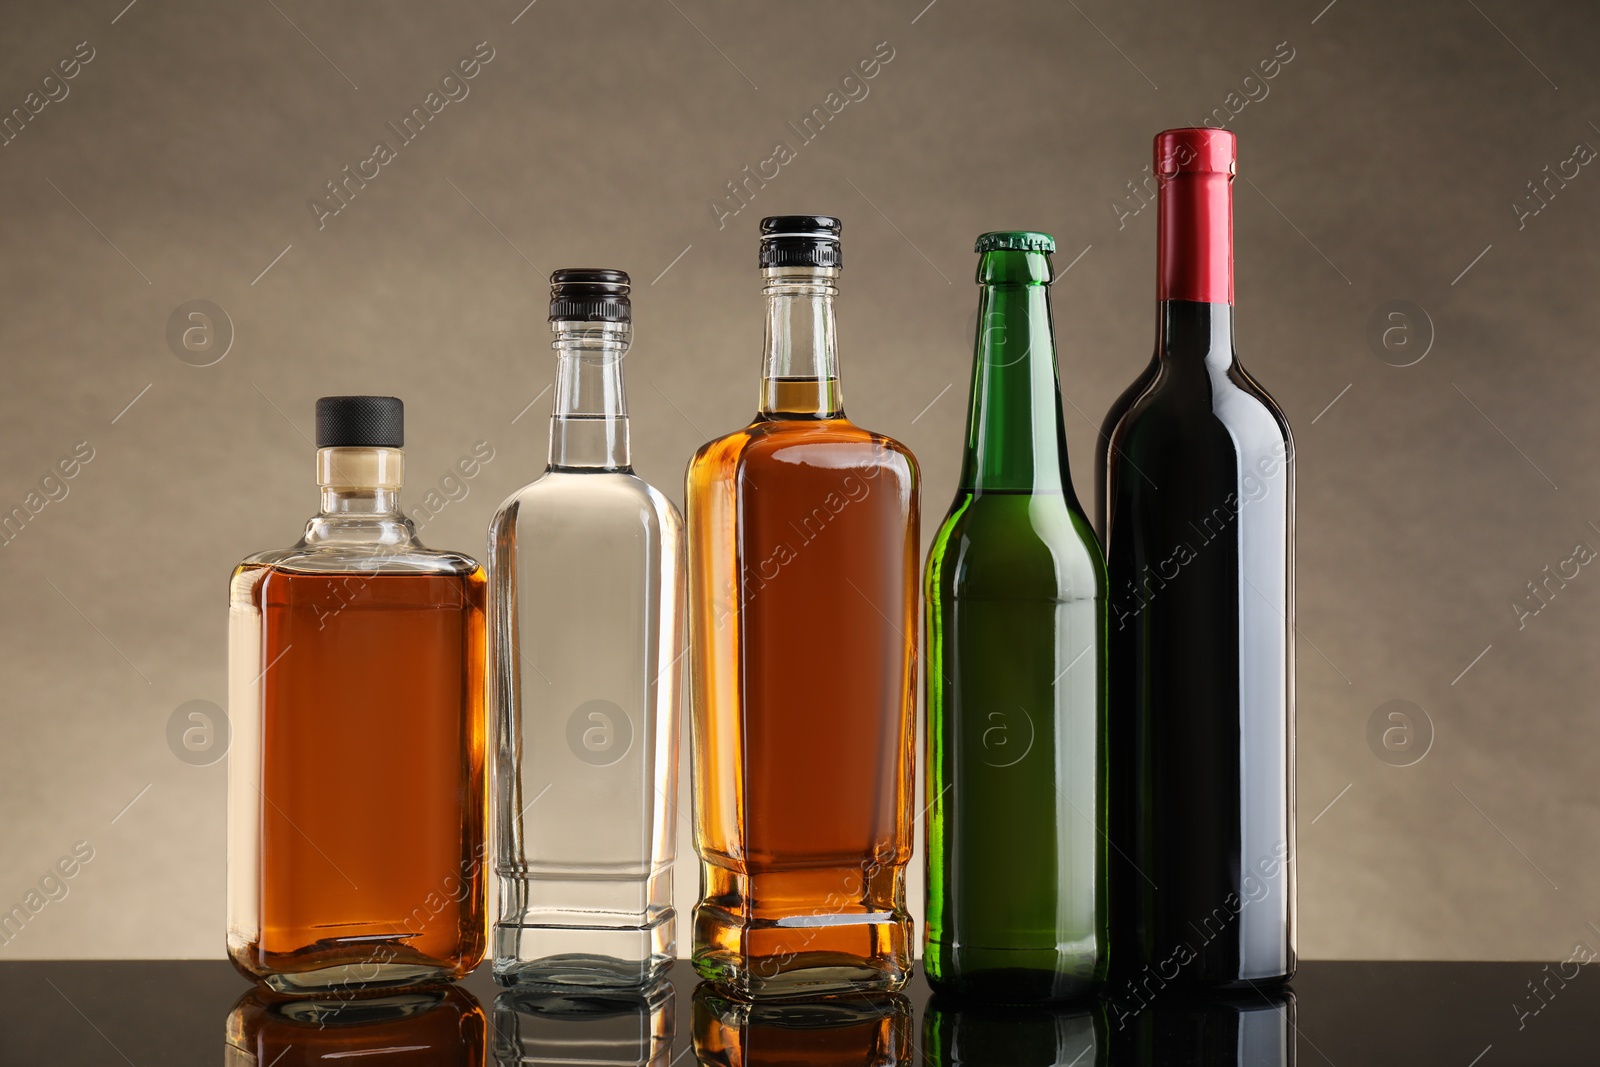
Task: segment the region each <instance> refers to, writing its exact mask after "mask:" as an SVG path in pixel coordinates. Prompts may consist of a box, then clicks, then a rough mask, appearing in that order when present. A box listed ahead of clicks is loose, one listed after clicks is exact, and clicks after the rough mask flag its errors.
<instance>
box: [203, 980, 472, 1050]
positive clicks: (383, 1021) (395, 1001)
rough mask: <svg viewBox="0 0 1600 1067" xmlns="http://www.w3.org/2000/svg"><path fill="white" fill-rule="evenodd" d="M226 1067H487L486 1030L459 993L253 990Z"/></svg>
mask: <svg viewBox="0 0 1600 1067" xmlns="http://www.w3.org/2000/svg"><path fill="white" fill-rule="evenodd" d="M227 1033H228V1037H227V1040H228V1045H227V1054H226V1067H299V1065H302V1064H323V1063H327V1064H335V1063H340V1062H343V1061H346V1060H349V1059H360V1061H361V1062H362V1064H368V1063H373V1062H374V1061H377V1062H378V1063H381V1064H382V1067H410V1065H413V1064H415V1065H416V1067H454V1065H458V1064H459V1065H460V1067H481V1065H482V1064H483V1062H484V1058H483V1057H484V1033H485V1022H484V1016H483V1009H482V1008H481V1007H479V1006H478V1002H477V1000H476V999H475V998H474V997H473V996H472V994H471V993H468V992H467V991H466V990H464V989H462V988H460V987H459V986H437V987H426V988H420V989H414V990H408V991H405V992H398V993H388V994H386V995H383V996H345V997H335V996H325V997H293V998H291V997H284V996H280V995H278V994H275V993H271V992H268V991H266V990H263V989H253V990H251V991H250V992H249V993H246V994H245V995H244V996H243V997H241V998H240V999H239V1002H238V1003H237V1004H235V1005H234V1006H233V1011H231V1012H230V1013H229V1014H228V1031H227Z"/></svg>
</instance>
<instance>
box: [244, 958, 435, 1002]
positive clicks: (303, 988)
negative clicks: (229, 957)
mask: <svg viewBox="0 0 1600 1067" xmlns="http://www.w3.org/2000/svg"><path fill="white" fill-rule="evenodd" d="M252 977H254V978H255V980H256V981H258V982H260V983H261V984H262V985H264V986H266V987H267V988H268V989H270V990H272V991H273V992H274V993H282V994H284V995H285V996H300V997H306V996H328V995H330V994H337V993H339V992H341V991H350V992H363V993H364V992H368V991H376V990H390V989H402V988H406V987H410V986H418V985H425V984H428V983H432V982H453V981H455V980H456V979H457V978H460V977H461V974H460V972H459V970H458V969H457V968H454V967H428V966H422V965H419V964H412V963H351V964H342V965H338V966H333V967H321V968H318V969H316V970H312V971H279V972H275V973H273V974H263V975H253V976H252Z"/></svg>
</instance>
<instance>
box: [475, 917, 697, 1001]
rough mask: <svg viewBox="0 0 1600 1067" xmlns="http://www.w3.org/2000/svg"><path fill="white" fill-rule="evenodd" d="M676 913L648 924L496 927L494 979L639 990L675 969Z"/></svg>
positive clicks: (523, 985) (527, 985)
mask: <svg viewBox="0 0 1600 1067" xmlns="http://www.w3.org/2000/svg"><path fill="white" fill-rule="evenodd" d="M673 922H674V913H673V912H672V911H671V910H668V911H667V913H666V914H664V915H663V916H661V917H660V918H658V919H657V920H656V921H655V922H653V923H651V924H650V925H649V926H631V927H593V926H585V927H572V926H547V925H531V924H530V925H516V924H511V923H496V924H495V928H494V980H495V981H496V982H498V983H499V984H500V985H503V986H515V987H517V988H520V989H552V990H556V989H570V988H574V987H576V988H584V989H640V988H643V987H645V986H648V985H651V984H652V983H654V982H656V981H658V980H659V979H660V978H662V977H663V976H664V975H665V974H666V973H667V970H668V968H670V967H671V966H672V961H673V956H674V950H675V945H674V942H673V936H672V928H673Z"/></svg>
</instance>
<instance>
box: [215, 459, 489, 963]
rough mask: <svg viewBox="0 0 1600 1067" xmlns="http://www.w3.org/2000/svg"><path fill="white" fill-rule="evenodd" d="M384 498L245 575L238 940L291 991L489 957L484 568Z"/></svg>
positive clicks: (234, 878)
mask: <svg viewBox="0 0 1600 1067" xmlns="http://www.w3.org/2000/svg"><path fill="white" fill-rule="evenodd" d="M340 451H345V450H340V449H324V450H323V452H324V453H332V452H340ZM330 496H331V497H333V498H334V503H333V505H332V513H331V514H330V505H329V504H328V503H327V501H328V499H329V497H330ZM388 496H389V497H392V496H393V493H392V492H389V493H388ZM352 497H353V498H354V499H353V500H352V499H350V498H352ZM383 497H384V491H382V490H379V491H377V492H375V493H374V492H365V493H363V492H355V493H350V492H340V491H335V490H330V489H328V488H326V487H325V489H324V500H325V504H324V512H323V514H322V515H319V516H318V517H317V518H314V519H313V520H312V522H311V525H310V527H309V528H308V531H307V537H306V539H305V540H304V541H302V542H301V544H299V545H297V546H295V547H294V548H291V549H288V550H286V551H283V552H275V553H264V554H262V555H259V556H255V557H251V558H250V559H247V560H245V561H244V562H243V563H242V564H240V565H239V567H238V568H237V569H236V571H235V572H234V577H233V582H232V590H231V592H232V604H233V607H232V615H233V619H232V646H233V647H232V657H233V661H234V662H233V665H232V671H231V673H232V676H233V677H232V685H233V693H232V695H231V697H230V701H231V704H232V710H231V712H230V717H231V718H232V720H233V740H232V751H231V752H230V760H231V764H232V765H231V782H230V785H231V793H232V795H231V799H230V807H231V820H232V825H231V827H230V853H231V855H230V872H229V877H230V912H231V914H230V921H229V953H230V956H231V957H232V959H233V961H234V963H235V965H236V966H237V967H238V968H239V969H240V970H241V971H243V972H244V973H245V974H246V975H248V976H250V977H252V978H257V979H260V980H262V981H264V982H265V983H266V984H267V985H268V986H270V987H271V988H273V989H275V990H278V991H280V992H315V991H318V990H324V989H327V988H330V987H341V986H366V985H385V984H407V983H411V982H415V981H421V980H426V979H433V978H458V977H461V976H462V975H464V974H466V973H467V972H468V971H470V970H471V969H472V968H473V967H474V966H476V965H477V963H478V962H479V960H481V959H482V957H483V952H484V947H485V938H486V932H485V925H484V883H483V873H484V872H483V865H484V859H485V850H486V842H485V833H484V827H485V817H486V816H485V803H486V790H485V786H484V716H483V684H482V679H483V675H482V662H483V655H484V615H483V603H484V591H485V578H484V573H483V570H482V568H480V567H479V566H478V565H477V564H476V563H475V562H473V561H472V560H470V559H467V558H466V557H463V556H458V555H454V554H451V553H443V552H432V551H430V550H428V549H425V548H423V547H422V546H421V545H419V544H417V543H416V542H415V540H414V539H413V538H412V537H411V536H410V523H409V521H407V520H406V519H405V518H404V517H403V516H402V515H401V514H400V513H399V511H398V505H397V504H396V505H394V506H393V508H392V509H388V508H386V507H385V505H384V504H383V503H381V501H382V499H383ZM375 501H380V502H378V503H374V502H375Z"/></svg>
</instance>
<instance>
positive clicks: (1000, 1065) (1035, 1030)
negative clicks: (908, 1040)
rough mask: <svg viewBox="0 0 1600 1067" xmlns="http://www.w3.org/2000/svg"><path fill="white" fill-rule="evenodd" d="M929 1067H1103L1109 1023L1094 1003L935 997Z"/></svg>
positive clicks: (925, 1038) (928, 1030) (925, 1045)
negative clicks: (1020, 1003) (1049, 1003)
mask: <svg viewBox="0 0 1600 1067" xmlns="http://www.w3.org/2000/svg"><path fill="white" fill-rule="evenodd" d="M922 1055H923V1059H924V1060H925V1061H926V1062H927V1063H928V1064H929V1065H931V1067H957V1065H960V1067H1104V1065H1105V1064H1107V1063H1108V1062H1120V1061H1108V1059H1107V1057H1106V1038H1105V1017H1104V1016H1103V1015H1102V1014H1101V1013H1100V1011H1099V1009H1098V1008H1097V1007H1096V1006H1095V1005H1094V1004H1093V1003H1079V1004H1067V1005H1060V1006H1044V1005H1029V1006H1019V1007H1009V1006H1001V1005H991V1004H972V1003H966V1002H958V1001H954V1000H951V999H949V998H946V997H938V996H936V997H934V998H933V999H932V1000H930V1001H928V1007H927V1009H926V1012H925V1014H924V1015H923V1019H922Z"/></svg>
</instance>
